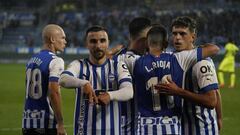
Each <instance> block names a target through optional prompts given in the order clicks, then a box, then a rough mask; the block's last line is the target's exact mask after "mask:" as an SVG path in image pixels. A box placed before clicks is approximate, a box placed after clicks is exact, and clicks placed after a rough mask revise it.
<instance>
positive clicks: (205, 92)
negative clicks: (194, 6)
mask: <svg viewBox="0 0 240 135" xmlns="http://www.w3.org/2000/svg"><path fill="white" fill-rule="evenodd" d="M171 28H172V35H173V44H174V47H175V49H176V51H178V52H180V51H184V50H193V49H194V44H193V42H194V40H195V39H196V32H197V31H196V21H195V20H194V19H192V18H190V17H185V16H183V17H178V18H176V19H175V20H174V21H173V23H172V26H171ZM175 75H176V74H172V77H173V79H174V78H175ZM183 81H185V82H184V84H185V87H182V88H181V87H179V86H177V85H176V84H175V83H174V81H171V80H170V79H169V80H168V82H169V83H168V84H161V85H157V86H156V89H160V91H162V92H167V93H168V94H173V95H178V96H181V97H183V98H184V99H185V100H184V106H183V107H184V117H183V123H182V131H183V132H182V134H184V135H188V134H189V135H198V134H200V135H205V134H213V135H215V134H216V135H217V134H219V132H218V130H219V129H218V123H219V125H220V126H221V99H220V93H219V91H217V89H218V82H217V77H216V72H215V67H214V64H213V62H212V60H211V59H210V58H207V59H204V60H202V61H199V62H198V63H196V64H195V65H194V66H192V67H191V68H190V69H189V71H188V72H187V73H186V78H183ZM215 107H216V109H217V111H218V113H217V114H216V110H215V109H214V108H215ZM216 115H218V116H216Z"/></svg>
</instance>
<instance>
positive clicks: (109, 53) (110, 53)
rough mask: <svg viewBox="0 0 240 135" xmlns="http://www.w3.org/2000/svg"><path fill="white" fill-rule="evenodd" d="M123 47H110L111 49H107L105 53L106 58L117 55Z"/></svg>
mask: <svg viewBox="0 0 240 135" xmlns="http://www.w3.org/2000/svg"><path fill="white" fill-rule="evenodd" d="M123 47H124V45H122V44H118V45H115V46H114V47H112V48H111V49H108V50H107V53H106V54H107V57H108V58H112V56H113V55H116V54H118V53H119V52H120V50H121V49H122V48H123Z"/></svg>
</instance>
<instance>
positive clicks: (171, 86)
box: [155, 80, 217, 109]
mask: <svg viewBox="0 0 240 135" xmlns="http://www.w3.org/2000/svg"><path fill="white" fill-rule="evenodd" d="M168 82H169V83H167V84H157V85H156V86H155V89H157V90H159V91H160V92H163V93H166V94H170V95H178V96H181V97H183V98H184V99H186V100H189V101H192V102H194V103H196V104H198V105H202V106H205V107H208V108H211V109H213V108H214V107H215V106H216V104H217V97H216V92H215V90H210V91H208V92H205V93H201V94H197V93H193V92H190V91H189V90H186V89H182V88H180V87H178V86H177V85H176V84H175V83H174V82H173V81H172V80H168Z"/></svg>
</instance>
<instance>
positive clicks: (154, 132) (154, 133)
mask: <svg viewBox="0 0 240 135" xmlns="http://www.w3.org/2000/svg"><path fill="white" fill-rule="evenodd" d="M157 132H158V131H157V125H153V127H152V133H153V135H157Z"/></svg>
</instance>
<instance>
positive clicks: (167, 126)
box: [165, 124, 172, 134]
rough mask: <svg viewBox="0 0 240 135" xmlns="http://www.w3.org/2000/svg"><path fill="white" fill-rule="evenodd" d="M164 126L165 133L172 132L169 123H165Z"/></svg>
mask: <svg viewBox="0 0 240 135" xmlns="http://www.w3.org/2000/svg"><path fill="white" fill-rule="evenodd" d="M165 127H166V133H167V134H172V130H171V126H170V124H166V125H165Z"/></svg>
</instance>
